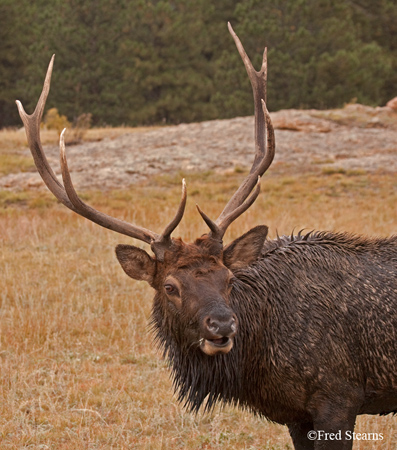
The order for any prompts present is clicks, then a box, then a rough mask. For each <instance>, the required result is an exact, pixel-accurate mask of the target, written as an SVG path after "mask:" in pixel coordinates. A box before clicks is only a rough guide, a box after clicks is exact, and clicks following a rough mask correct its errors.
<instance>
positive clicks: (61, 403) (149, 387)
mask: <svg viewBox="0 0 397 450" xmlns="http://www.w3.org/2000/svg"><path fill="white" fill-rule="evenodd" d="M0 157H1V154H0ZM21 157H22V156H21ZM7 164H11V163H7ZM13 164H14V163H13ZM3 167H4V165H3ZM181 176H182V174H178V175H176V176H167V177H161V178H157V179H155V180H151V181H150V182H148V183H146V184H144V185H141V186H135V187H134V188H131V189H125V190H119V191H110V192H106V193H100V192H85V193H84V194H83V197H84V199H85V200H86V201H88V202H89V203H90V204H91V205H93V206H94V207H96V208H98V209H100V210H102V211H103V212H106V213H109V214H111V215H114V216H117V217H119V218H123V219H125V220H128V221H133V222H136V223H138V224H140V225H143V226H145V227H148V228H150V229H153V230H155V231H160V230H162V228H163V227H164V225H165V224H166V223H168V221H169V219H170V217H171V216H172V214H173V213H174V211H175V208H176V205H177V203H178V201H179V198H180V179H181ZM243 176H244V173H240V171H236V173H232V174H229V175H219V174H214V173H205V174H197V175H187V183H188V193H189V197H188V207H187V212H186V214H185V217H184V220H183V221H182V224H181V226H180V227H179V228H178V229H177V230H176V232H175V233H174V234H175V236H178V235H180V236H181V237H183V238H184V239H185V240H192V239H194V238H195V237H197V236H199V235H201V234H202V233H204V232H205V231H206V228H205V225H204V223H203V221H202V220H201V219H200V218H199V215H198V213H197V212H196V210H195V203H199V204H200V205H202V206H203V207H204V206H205V211H206V212H207V213H208V214H209V215H210V216H216V215H217V213H219V212H220V210H221V209H222V207H223V205H224V203H225V201H226V199H227V198H229V196H230V195H231V193H232V192H233V191H234V189H235V188H236V187H237V185H238V184H239V182H240V181H241V179H242V178H243ZM396 205H397V180H396V176H395V174H390V173H389V174H387V173H365V172H362V171H361V172H356V173H354V172H352V173H328V172H327V173H321V174H320V173H316V174H310V173H305V174H300V173H299V171H298V170H296V168H294V169H293V168H292V169H291V171H290V173H288V174H285V173H284V174H283V175H277V171H276V172H275V173H273V174H272V170H271V169H270V172H269V175H267V176H265V177H264V180H263V182H262V194H261V196H260V197H259V199H258V200H257V202H256V203H255V205H254V206H253V207H252V208H251V209H250V210H249V211H248V212H247V213H246V214H245V215H244V216H242V217H241V218H240V219H239V220H237V221H236V223H235V224H233V225H232V226H231V227H230V230H229V231H228V233H227V236H226V240H231V239H233V238H234V237H237V236H238V235H240V234H242V233H243V232H245V231H247V230H248V229H249V228H250V227H253V226H254V225H257V224H262V223H265V224H267V225H268V226H269V228H270V234H271V237H275V236H276V232H277V231H278V233H279V234H289V233H290V232H291V231H292V230H293V229H295V231H299V230H300V229H302V228H305V229H308V230H311V229H326V230H345V231H350V232H353V233H362V234H368V235H376V236H387V235H390V234H393V233H396V231H397V230H396V224H397V208H396ZM130 242H131V241H130V240H129V239H128V238H126V237H123V236H119V235H116V234H114V233H112V232H110V231H107V230H105V229H102V228H100V227H98V226H96V225H94V224H91V223H90V222H88V221H87V220H85V219H83V218H80V217H78V216H77V215H75V214H73V213H72V212H70V211H68V210H67V209H66V208H64V207H63V206H62V205H59V204H58V203H57V202H56V201H55V200H53V199H52V197H51V195H50V194H47V193H43V192H18V193H11V192H6V191H0V301H1V308H0V367H1V378H0V449H22V448H32V449H57V450H66V449H142V450H143V449H145V450H160V449H161V450H166V449H170V450H171V449H222V450H228V449H233V450H239V449H245V450H254V449H255V450H259V449H263V450H265V449H267V450H270V449H272V450H276V449H292V443H291V441H290V438H289V436H288V433H287V431H286V428H285V427H282V426H278V425H274V424H270V423H268V422H266V421H265V420H263V419H261V418H258V417H254V416H253V415H252V414H250V413H248V412H244V411H239V410H237V409H233V408H216V409H215V410H214V411H213V412H211V413H203V412H200V413H199V414H198V415H192V414H190V413H189V412H187V411H186V410H184V408H183V406H182V405H180V404H178V403H177V402H176V399H175V397H174V396H173V393H172V386H171V381H170V380H169V373H168V369H167V366H166V364H165V362H164V361H162V360H161V357H160V355H159V352H158V351H157V350H156V348H155V347H154V345H153V342H152V337H151V335H150V331H149V330H148V326H147V323H148V317H149V314H150V308H151V298H152V291H151V288H150V287H149V286H147V285H146V284H145V283H140V282H134V281H133V280H131V279H129V278H127V277H126V275H125V274H124V272H123V271H122V270H121V268H120V266H119V264H118V262H117V260H116V258H115V255H114V247H115V245H116V244H118V243H130ZM135 244H137V243H136V242H135ZM138 245H139V244H138ZM142 245H143V244H142ZM356 432H361V433H364V432H366V433H369V432H372V433H383V436H384V439H383V440H381V441H376V442H373V441H355V445H354V449H355V450H364V449H365V450H368V449H374V450H375V449H376V450H394V449H395V448H396V447H397V418H395V417H392V416H390V415H389V416H386V417H370V416H362V417H360V418H359V420H358V423H357V427H356Z"/></svg>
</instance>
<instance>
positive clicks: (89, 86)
mask: <svg viewBox="0 0 397 450" xmlns="http://www.w3.org/2000/svg"><path fill="white" fill-rule="evenodd" d="M227 21H230V22H231V23H232V25H233V27H234V29H235V31H236V32H237V34H238V35H239V36H240V38H241V40H242V42H243V44H244V46H245V48H246V51H247V53H248V54H249V56H250V57H251V58H252V61H253V63H254V65H256V67H258V68H259V66H260V61H261V57H262V52H263V48H264V47H265V46H267V47H268V66H269V67H268V106H269V109H270V110H272V111H274V110H278V109H282V108H320V109H321V108H333V107H340V106H342V105H343V104H344V103H347V102H350V101H357V102H360V103H364V104H369V105H383V104H385V103H386V102H387V101H388V100H389V99H390V98H392V97H394V96H396V95H397V89H396V86H397V70H396V69H397V58H396V51H397V4H396V3H395V1H394V0H354V1H349V0H240V1H237V0H217V1H216V2H214V1H212V0H175V1H172V0H168V1H165V0H151V1H150V0H148V1H144V0H129V1H128V0H62V1H61V0H52V1H51V2H48V1H44V0H36V1H35V2H30V1H28V0H18V1H15V0H0V42H1V46H0V127H6V126H15V125H20V120H19V117H18V114H17V111H16V106H15V99H19V100H21V101H22V102H23V104H24V105H25V107H26V109H27V110H28V111H32V109H33V108H34V106H35V104H36V101H37V99H38V97H39V94H40V91H41V87H42V83H43V79H44V74H45V70H46V67H47V65H48V62H49V60H50V57H51V55H52V54H53V53H55V54H56V59H55V69H54V74H53V80H52V87H51V93H50V97H49V100H48V105H47V106H48V108H52V107H56V108H57V109H58V111H59V112H60V114H63V115H66V116H67V117H68V119H69V120H70V121H73V119H74V118H76V117H78V116H80V115H81V114H83V113H90V114H92V118H93V123H94V124H95V125H104V124H106V125H113V126H115V125H121V124H126V125H141V124H157V123H180V122H192V121H202V120H209V119H214V118H229V117H234V116H238V115H249V114H252V111H253V105H252V99H251V92H250V87H249V82H248V79H247V76H246V73H245V69H244V66H243V64H242V62H241V60H240V57H239V55H238V53H237V50H236V49H235V47H234V43H233V40H232V38H231V36H230V35H229V33H228V31H227V26H226V24H227Z"/></svg>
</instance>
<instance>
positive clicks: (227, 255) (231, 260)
mask: <svg viewBox="0 0 397 450" xmlns="http://www.w3.org/2000/svg"><path fill="white" fill-rule="evenodd" d="M267 232H268V227H267V226H265V225H259V226H257V227H255V228H253V229H252V230H250V231H248V232H247V233H245V234H243V235H242V236H240V237H239V238H238V239H236V240H235V241H233V242H232V243H230V244H229V245H228V246H227V247H226V248H225V249H224V251H223V263H224V264H225V266H226V267H228V268H229V269H230V270H231V271H233V270H237V269H242V268H243V267H246V266H249V265H250V264H252V263H254V262H255V261H256V260H257V259H258V257H259V255H260V254H261V251H262V248H263V244H264V242H265V239H266V236H267Z"/></svg>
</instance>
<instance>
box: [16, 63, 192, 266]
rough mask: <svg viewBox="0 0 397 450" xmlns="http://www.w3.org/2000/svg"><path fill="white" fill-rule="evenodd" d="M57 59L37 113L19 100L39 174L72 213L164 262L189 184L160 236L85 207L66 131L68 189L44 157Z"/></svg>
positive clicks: (64, 169) (62, 152)
mask: <svg viewBox="0 0 397 450" xmlns="http://www.w3.org/2000/svg"><path fill="white" fill-rule="evenodd" d="M54 57H55V55H53V57H52V58H51V61H50V64H49V66H48V70H47V75H46V78H45V81H44V86H43V91H42V93H41V95H40V98H39V101H38V103H37V106H36V109H35V111H34V113H33V114H32V115H28V114H26V112H25V110H24V108H23V106H22V104H21V102H20V101H18V100H17V102H16V103H17V106H18V110H19V114H20V116H21V119H22V121H23V123H24V125H25V131H26V135H27V139H28V144H29V148H30V150H31V152H32V155H33V159H34V162H35V164H36V167H37V170H38V172H39V174H40V176H41V178H42V179H43V181H44V182H45V184H46V185H47V187H48V189H49V190H50V191H51V192H52V193H53V194H54V195H55V197H56V198H57V199H58V200H59V201H60V202H61V203H63V204H64V205H65V206H67V207H68V208H69V209H71V210H72V211H74V212H76V213H77V214H79V215H81V216H83V217H85V218H87V219H88V220H91V221H92V222H95V223H97V224H98V225H101V226H102V227H104V228H108V229H110V230H113V231H116V232H117V233H120V234H124V235H126V236H130V237H133V238H135V239H139V240H141V241H143V242H146V243H148V244H151V246H152V249H153V251H154V252H155V254H156V256H157V258H158V259H160V260H161V259H162V257H163V256H164V251H165V250H166V249H167V248H169V247H171V245H172V241H171V233H172V232H173V231H174V229H175V228H176V227H177V226H178V224H179V222H180V221H181V219H182V217H183V213H184V210H185V205H186V183H185V180H183V183H182V199H181V202H180V205H179V208H178V211H177V213H176V215H175V217H174V218H173V220H172V221H171V223H170V224H169V225H168V226H167V227H166V229H165V230H164V232H163V233H162V234H161V235H159V234H157V233H154V232H153V231H150V230H147V229H146V228H143V227H138V226H136V225H132V224H130V223H127V222H125V221H123V220H120V219H116V218H114V217H111V216H109V215H107V214H104V213H102V212H100V211H97V210H96V209H94V208H92V207H91V206H89V205H87V204H86V203H84V202H83V201H82V200H81V199H80V197H79V196H78V195H77V193H76V190H75V189H74V186H73V183H72V179H71V177H70V172H69V169H68V164H67V160H66V154H65V138H64V134H65V130H63V131H62V133H61V136H60V142H59V147H60V159H61V169H62V179H63V183H64V186H62V184H61V183H60V182H59V181H58V179H57V177H56V175H55V174H54V172H53V170H52V169H51V167H50V165H49V163H48V161H47V158H46V156H45V154H44V151H43V147H42V145H41V140H40V122H41V118H42V116H43V111H44V107H45V103H46V100H47V97H48V93H49V90H50V82H51V74H52V69H53V64H54ZM157 245H158V246H160V247H161V251H159V252H158V253H156V246H157Z"/></svg>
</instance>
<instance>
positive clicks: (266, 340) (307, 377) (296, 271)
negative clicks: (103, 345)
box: [17, 25, 397, 450]
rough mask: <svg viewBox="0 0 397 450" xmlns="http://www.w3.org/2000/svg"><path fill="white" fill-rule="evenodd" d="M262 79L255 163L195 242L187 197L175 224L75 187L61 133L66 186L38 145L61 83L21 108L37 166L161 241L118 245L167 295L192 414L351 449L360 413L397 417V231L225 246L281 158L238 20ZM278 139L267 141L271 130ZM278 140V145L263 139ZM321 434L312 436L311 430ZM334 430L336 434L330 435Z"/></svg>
mask: <svg viewBox="0 0 397 450" xmlns="http://www.w3.org/2000/svg"><path fill="white" fill-rule="evenodd" d="M229 30H230V32H231V34H232V36H233V39H234V40H235V43H236V45H237V48H238V50H239V52H240V55H241V57H242V59H243V61H244V64H245V67H246V69H247V73H248V76H249V78H250V81H251V85H252V88H253V94H254V104H255V147H256V154H255V160H254V163H253V166H252V169H251V171H250V174H249V175H248V177H247V178H246V179H245V180H244V182H243V183H242V185H241V186H240V187H239V189H238V190H237V191H236V193H235V194H234V195H233V196H232V198H231V200H230V201H229V203H228V204H227V205H226V207H225V209H224V210H223V212H222V213H221V215H220V216H219V217H218V219H216V220H215V221H213V220H211V219H210V218H209V217H208V216H207V215H206V214H205V213H204V212H203V211H201V210H200V209H199V208H198V210H199V213H200V215H201V216H202V218H203V219H204V221H205V222H206V223H207V225H208V227H209V229H210V231H209V233H208V234H206V235H204V236H202V237H200V238H198V239H197V240H196V241H195V242H194V243H192V244H187V243H184V242H183V241H182V240H180V239H174V238H172V237H171V233H172V232H173V230H174V229H175V228H176V226H177V225H178V223H179V222H180V220H181V219H182V216H183V212H184V208H185V204H186V186H185V183H184V182H183V187H182V199H181V203H180V205H179V208H178V211H177V213H176V215H175V217H174V219H173V220H172V221H171V223H170V224H169V225H168V226H167V227H166V229H165V230H164V232H163V233H161V234H157V233H154V232H152V231H150V230H147V229H145V228H142V227H138V226H136V225H132V224H128V223H125V222H123V221H121V220H118V219H115V218H113V217H110V216H107V215H105V214H102V213H100V212H98V211H96V210H94V209H93V208H91V207H89V206H88V205H86V204H85V203H84V202H83V201H82V200H81V199H80V198H79V197H78V196H77V194H76V192H75V190H74V187H73V185H72V182H71V178H70V174H69V171H68V168H67V162H66V157H65V146H64V141H63V135H62V136H61V143H60V148H61V165H62V177H63V185H62V184H61V183H60V182H59V181H58V179H57V177H56V176H55V174H54V173H53V171H52V169H51V168H50V166H49V164H48V162H47V159H46V157H45V155H44V153H43V149H42V146H41V143H40V121H41V117H42V114H43V111H44V106H45V102H46V99H47V96H48V92H49V87H50V78H51V72H52V65H53V59H52V60H51V63H50V66H49V69H48V72H47V76H46V80H45V82H44V88H43V92H42V95H41V97H40V99H39V102H38V104H37V107H36V110H35V112H34V113H33V114H32V115H31V116H29V115H27V114H26V113H25V111H24V109H23V107H22V105H21V103H20V102H17V103H18V108H19V112H20V115H21V118H22V120H23V122H24V124H25V129H26V132H27V136H28V142H29V146H30V149H31V151H32V154H33V157H34V160H35V163H36V166H37V169H38V171H39V173H40V174H41V176H42V178H43V180H44V181H45V183H46V184H47V186H48V188H49V189H50V190H51V191H52V192H53V194H54V195H55V196H56V197H57V198H58V199H59V200H60V201H61V202H62V203H63V204H65V205H66V206H67V207H68V208H70V209H72V210H73V211H75V212H77V213H78V214H80V215H82V216H84V217H86V218H88V219H90V220H92V221H94V222H96V223H98V224H99V225H101V226H104V227H106V228H109V229H111V230H114V231H117V232H119V233H121V234H124V235H127V236H131V237H133V238H136V239H139V240H142V241H144V242H146V243H148V244H149V245H150V246H151V249H152V252H153V255H150V254H149V253H147V252H146V251H145V250H142V249H140V248H137V247H134V246H130V245H119V246H117V248H116V254H117V258H118V260H119V262H120V264H121V266H122V268H123V269H124V271H125V272H126V273H127V275H129V276H130V277H132V278H133V279H136V280H145V281H147V282H148V283H149V284H150V285H151V286H152V287H153V288H154V289H155V291H156V293H155V297H154V303H153V310H152V317H151V322H152V326H153V329H154V332H155V336H156V341H157V342H158V344H159V346H160V347H161V348H162V349H163V352H164V356H165V357H166V358H167V359H168V361H169V362H170V367H171V370H172V376H173V381H174V387H175V389H176V391H177V392H178V395H179V399H180V401H181V402H183V403H184V404H185V405H186V406H188V407H190V408H191V409H192V410H195V411H197V410H198V409H199V408H200V406H202V405H204V407H206V408H211V407H212V406H213V405H214V404H215V403H216V402H224V403H229V404H234V405H237V406H241V407H243V408H247V409H249V410H251V411H253V412H255V413H257V414H259V415H262V416H264V417H266V418H268V419H270V420H272V421H274V422H278V423H280V424H285V425H287V426H288V428H289V431H290V435H291V437H292V440H293V443H294V446H295V449H297V450H299V449H321V448H327V449H349V448H351V447H352V443H353V441H352V438H351V434H350V432H352V431H353V429H354V424H355V420H356V416H357V415H358V414H388V413H396V412H397V331H396V330H397V236H395V237H390V238H385V239H370V238H365V237H358V236H352V235H349V234H346V233H331V232H312V233H308V234H301V233H299V234H298V235H295V236H294V235H292V236H290V237H281V238H278V239H277V240H268V239H267V231H268V230H267V227H266V226H257V227H255V228H253V229H252V230H250V231H248V232H247V233H246V234H244V235H243V236H241V237H240V238H238V239H236V240H235V241H233V242H232V243H231V244H229V245H227V246H225V245H224V244H223V236H224V234H225V232H226V229H227V227H228V226H229V225H230V223H231V222H232V221H233V220H235V219H236V218H237V217H238V216H239V215H241V214H242V213H243V212H244V211H245V210H247V209H248V208H249V206H250V205H251V204H252V203H253V202H254V201H255V199H256V197H257V196H258V194H259V177H260V176H262V175H263V173H264V172H265V171H266V170H267V168H268V167H269V166H270V164H271V162H272V160H273V156H274V148H275V141H274V133H273V128H272V124H271V121H270V116H269V114H268V112H267V109H266V106H265V102H264V100H265V97H266V52H265V54H264V57H263V64H262V67H261V69H260V71H259V72H256V71H255V70H254V69H253V67H252V65H251V62H250V60H249V59H248V57H247V55H246V53H245V51H244V49H243V47H242V45H241V43H240V41H239V39H238V37H237V36H236V35H235V33H234V32H233V30H232V28H231V27H230V25H229ZM265 135H267V139H265ZM265 141H267V142H265ZM311 430H314V431H317V432H320V434H319V435H318V436H320V438H319V439H314V440H310V439H309V437H312V436H313V435H309V437H308V432H309V431H311ZM321 432H323V433H335V434H336V439H334V440H322V439H321V436H324V434H321Z"/></svg>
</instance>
